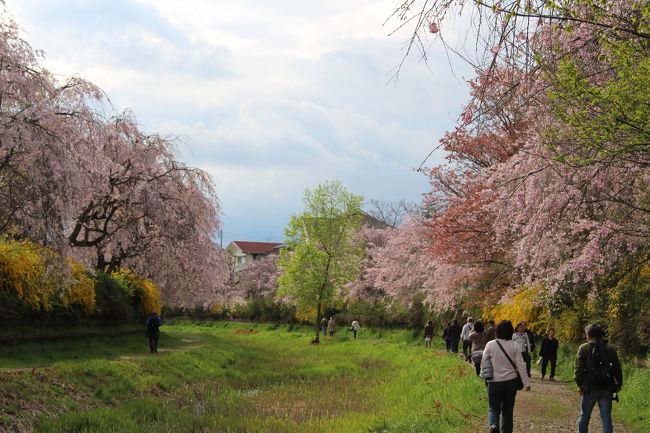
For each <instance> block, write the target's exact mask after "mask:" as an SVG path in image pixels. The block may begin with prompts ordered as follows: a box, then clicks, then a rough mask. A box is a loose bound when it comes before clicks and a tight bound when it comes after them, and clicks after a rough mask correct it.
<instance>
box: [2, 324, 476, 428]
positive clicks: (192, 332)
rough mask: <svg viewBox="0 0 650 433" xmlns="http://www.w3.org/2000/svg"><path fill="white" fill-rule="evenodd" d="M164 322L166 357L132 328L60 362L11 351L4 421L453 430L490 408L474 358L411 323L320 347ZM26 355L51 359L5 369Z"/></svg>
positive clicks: (256, 328)
mask: <svg viewBox="0 0 650 433" xmlns="http://www.w3.org/2000/svg"><path fill="white" fill-rule="evenodd" d="M163 329H164V330H165V331H164V332H163V334H162V335H161V344H162V346H161V351H160V353H159V354H158V355H157V356H156V355H149V354H142V355H140V354H138V353H137V350H136V344H137V345H138V346H139V347H140V349H139V352H140V353H143V352H144V351H145V350H146V341H145V340H144V336H142V337H135V336H133V337H129V338H121V339H117V340H116V339H110V340H99V339H97V340H93V339H90V340H88V341H86V342H85V343H84V345H85V347H86V349H85V351H79V350H63V351H62V352H64V353H59V354H57V355H56V356H54V360H53V361H52V360H51V359H50V358H49V357H47V356H46V355H45V354H43V355H42V356H41V357H40V358H39V357H38V356H37V355H31V356H30V357H28V358H21V357H20V356H18V354H17V353H15V354H14V356H13V357H12V358H10V359H4V358H3V359H2V360H0V366H1V367H4V368H5V371H4V372H2V373H0V374H1V375H2V379H3V381H5V380H6V383H7V385H8V386H7V387H3V390H8V391H0V394H1V396H2V397H6V398H1V399H0V401H2V402H3V403H2V404H3V406H2V408H1V409H2V410H1V412H0V414H1V415H0V426H2V425H3V423H4V426H5V428H6V429H7V430H8V431H11V429H14V430H15V429H17V428H22V429H23V431H30V430H29V427H28V426H31V425H33V426H34V427H35V429H34V431H36V432H38V433H46V432H80V433H81V432H83V433H91V432H142V431H148V430H151V431H174V432H197V431H206V432H207V431H221V432H268V431H273V432H305V431H309V432H341V433H345V432H355V433H356V432H405V433H406V432H409V433H413V432H415V433H417V432H422V433H424V432H440V433H446V432H448V433H452V432H461V431H465V426H466V425H467V422H468V421H467V420H468V418H469V419H471V420H472V421H473V420H474V419H475V418H476V417H481V418H482V417H483V412H484V407H485V404H486V403H485V400H484V399H480V398H479V399H470V401H469V402H468V399H467V398H466V397H465V396H467V395H483V394H484V391H483V384H482V383H481V382H480V381H479V380H477V378H476V377H475V376H473V374H472V369H471V368H470V366H468V365H465V364H463V363H461V362H459V361H458V360H457V359H456V358H455V357H453V356H448V355H446V354H441V353H436V352H433V351H425V350H424V348H423V347H422V346H421V345H415V344H414V338H415V337H414V336H413V335H411V334H409V333H407V332H403V331H375V332H373V331H370V330H365V331H366V332H365V333H364V334H362V335H361V336H360V338H358V339H357V340H356V341H354V340H351V339H350V338H349V336H348V335H347V333H345V332H340V333H339V335H338V336H337V338H336V339H335V340H334V341H331V340H325V341H324V342H323V343H322V344H321V345H317V346H313V345H309V344H308V343H309V340H310V337H311V329H310V328H302V327H287V326H280V327H275V326H269V325H245V324H228V323H202V324H191V323H184V324H180V323H179V324H175V325H172V326H166V327H165V328H163ZM380 337H381V338H380ZM135 338H139V339H137V340H134V339H135ZM417 343H420V341H419V339H418V340H417ZM36 346H37V344H34V346H33V347H32V349H35V348H36ZM45 346H47V345H45ZM102 346H108V347H103V348H102ZM47 347H48V350H50V351H54V348H52V347H49V346H47ZM120 350H122V351H123V353H122V354H121V355H119V356H118V353H120ZM31 352H34V350H31ZM72 353H75V355H74V356H73V355H72ZM106 354H108V355H109V356H108V357H106V356H105V355H106ZM125 354H126V356H125ZM27 360H31V361H34V362H36V363H37V364H38V365H47V367H45V368H39V369H36V370H31V369H28V370H19V371H8V370H6V368H7V367H11V366H12V365H22V366H25V363H26V362H27ZM3 383H4V382H3ZM452 383H453V386H448V385H450V384H452ZM34 413H35V414H42V416H36V417H33V416H32V415H31V414H34ZM53 415H56V416H53ZM21 426H23V427H21ZM1 428H2V427H0V429H1Z"/></svg>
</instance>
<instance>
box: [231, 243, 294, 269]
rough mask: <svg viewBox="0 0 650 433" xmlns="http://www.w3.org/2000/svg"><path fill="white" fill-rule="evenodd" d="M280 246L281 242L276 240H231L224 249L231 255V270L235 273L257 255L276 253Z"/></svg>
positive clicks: (244, 267)
mask: <svg viewBox="0 0 650 433" xmlns="http://www.w3.org/2000/svg"><path fill="white" fill-rule="evenodd" d="M282 246H283V244H282V243H278V242H245V241H232V242H230V243H229V244H228V246H227V247H226V251H228V253H229V254H230V256H231V257H232V266H233V272H234V273H235V274H237V273H238V272H240V271H242V270H243V269H246V267H247V266H248V265H249V264H250V263H251V262H252V261H253V260H255V259H257V258H258V257H260V256H267V255H269V254H277V253H278V252H279V251H280V249H281V248H282Z"/></svg>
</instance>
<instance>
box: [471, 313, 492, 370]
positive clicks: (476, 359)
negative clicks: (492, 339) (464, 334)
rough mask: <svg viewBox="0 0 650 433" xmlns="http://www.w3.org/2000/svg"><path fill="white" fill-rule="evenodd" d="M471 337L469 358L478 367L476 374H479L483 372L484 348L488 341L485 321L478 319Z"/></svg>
mask: <svg viewBox="0 0 650 433" xmlns="http://www.w3.org/2000/svg"><path fill="white" fill-rule="evenodd" d="M469 339H470V341H471V342H472V347H471V352H470V354H469V358H470V359H471V360H472V363H474V368H476V375H477V376H478V375H479V374H480V372H481V359H482V358H483V350H484V349H485V344H486V343H487V341H488V340H487V338H486V334H485V327H484V326H483V322H481V321H480V320H478V321H477V322H476V323H474V329H473V330H472V332H470V333H469Z"/></svg>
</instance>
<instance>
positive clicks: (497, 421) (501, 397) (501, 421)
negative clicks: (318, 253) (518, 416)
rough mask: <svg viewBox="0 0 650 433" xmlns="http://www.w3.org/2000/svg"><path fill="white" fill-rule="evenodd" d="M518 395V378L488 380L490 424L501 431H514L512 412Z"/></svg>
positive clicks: (505, 432) (509, 432)
mask: <svg viewBox="0 0 650 433" xmlns="http://www.w3.org/2000/svg"><path fill="white" fill-rule="evenodd" d="M516 396H517V379H511V380H506V381H503V382H488V425H497V426H499V431H500V432H501V433H512V414H513V412H514V409H515V397H516Z"/></svg>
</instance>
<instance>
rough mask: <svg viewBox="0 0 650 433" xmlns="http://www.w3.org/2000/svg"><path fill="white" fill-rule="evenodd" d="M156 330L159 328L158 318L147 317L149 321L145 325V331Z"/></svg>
mask: <svg viewBox="0 0 650 433" xmlns="http://www.w3.org/2000/svg"><path fill="white" fill-rule="evenodd" d="M141 323H142V322H141ZM158 328H160V319H159V318H158V316H149V321H148V323H147V329H148V330H149V331H157V330H158Z"/></svg>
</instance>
